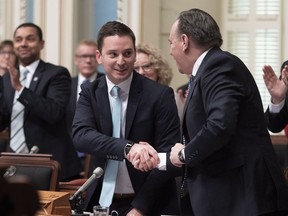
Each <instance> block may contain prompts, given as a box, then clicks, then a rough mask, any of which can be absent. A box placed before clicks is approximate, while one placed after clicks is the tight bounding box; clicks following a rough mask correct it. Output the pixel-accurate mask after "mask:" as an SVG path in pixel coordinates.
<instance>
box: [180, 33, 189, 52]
mask: <svg viewBox="0 0 288 216" xmlns="http://www.w3.org/2000/svg"><path fill="white" fill-rule="evenodd" d="M181 41H182V50H183V52H185V51H186V50H187V49H188V47H189V38H188V36H187V35H186V34H182V35H181Z"/></svg>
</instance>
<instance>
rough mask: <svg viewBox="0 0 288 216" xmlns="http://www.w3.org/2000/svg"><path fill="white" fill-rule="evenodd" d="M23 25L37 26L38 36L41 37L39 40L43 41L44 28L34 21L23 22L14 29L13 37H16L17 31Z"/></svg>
mask: <svg viewBox="0 0 288 216" xmlns="http://www.w3.org/2000/svg"><path fill="white" fill-rule="evenodd" d="M22 27H32V28H35V29H36V31H37V33H38V37H39V40H40V41H42V40H43V33H42V30H41V28H40V27H39V26H38V25H36V24H34V23H22V24H21V25H19V26H18V27H17V28H16V29H15V31H14V35H13V37H15V34H16V31H17V30H18V29H19V28H22Z"/></svg>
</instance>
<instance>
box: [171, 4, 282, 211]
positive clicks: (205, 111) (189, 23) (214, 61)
mask: <svg viewBox="0 0 288 216" xmlns="http://www.w3.org/2000/svg"><path fill="white" fill-rule="evenodd" d="M169 41H170V44H171V48H170V53H171V55H172V56H173V58H174V59H175V61H176V62H177V66H178V69H179V71H180V72H181V73H183V74H192V79H191V85H190V89H189V93H188V96H187V100H186V104H185V108H184V119H183V128H182V129H183V141H182V143H176V144H175V146H174V147H173V148H172V150H171V156H170V159H171V162H172V164H174V165H175V166H178V167H183V171H184V174H183V175H184V180H183V183H184V184H183V189H185V188H186V189H187V190H188V192H189V196H190V204H191V207H192V211H193V214H194V215H196V216H210V215H213V216H218V215H219V216H223V215H227V216H228V215H229V216H243V215H247V216H248V215H249V216H256V215H267V216H268V215H271V216H272V215H287V212H288V205H287V203H288V189H287V184H286V183H285V180H284V176H283V173H282V172H281V170H280V167H279V164H278V162H277V159H276V156H275V152H274V150H273V147H272V144H271V140H270V136H269V133H268V131H267V124H266V122H265V116H264V111H263V107H262V103H261V98H260V94H259V91H258V89H257V86H256V83H255V81H254V79H253V77H252V74H251V73H250V72H249V70H248V69H247V68H246V66H245V65H244V63H243V62H242V61H241V60H240V59H239V58H237V57H236V56H234V55H232V54H230V53H228V52H224V51H222V50H221V49H220V46H221V45H222V37H221V33H220V30H219V27H218V25H217V23H216V22H215V20H214V19H213V18H212V17H211V16H210V15H209V14H207V13H206V12H204V11H202V10H199V9H191V10H188V11H183V12H181V13H180V14H179V16H178V17H177V19H176V21H175V22H174V24H173V25H172V27H171V31H170V36H169Z"/></svg>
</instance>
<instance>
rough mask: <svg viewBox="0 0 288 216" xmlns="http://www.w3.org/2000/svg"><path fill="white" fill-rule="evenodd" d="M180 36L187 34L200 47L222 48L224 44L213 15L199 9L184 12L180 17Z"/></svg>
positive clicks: (178, 18)
mask: <svg viewBox="0 0 288 216" xmlns="http://www.w3.org/2000/svg"><path fill="white" fill-rule="evenodd" d="M177 20H178V29H177V30H178V34H186V35H187V36H188V37H189V39H190V40H191V41H193V42H195V43H196V44H198V45H200V46H205V47H220V46H221V45H222V43H223V40H222V36H221V33H220V29H219V26H218V25H217V23H216V21H215V20H214V19H213V17H212V16H211V15H209V14H208V13H206V12H205V11H202V10H200V9H197V8H193V9H190V10H187V11H182V12H181V13H180V14H179V15H178V17H177Z"/></svg>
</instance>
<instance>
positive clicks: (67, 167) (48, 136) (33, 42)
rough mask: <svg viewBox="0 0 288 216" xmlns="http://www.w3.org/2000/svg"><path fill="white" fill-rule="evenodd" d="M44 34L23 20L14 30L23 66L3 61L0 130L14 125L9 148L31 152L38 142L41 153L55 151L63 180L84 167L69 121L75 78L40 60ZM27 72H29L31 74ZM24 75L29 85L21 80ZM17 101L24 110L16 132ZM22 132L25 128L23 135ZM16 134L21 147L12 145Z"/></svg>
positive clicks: (38, 28) (16, 50)
mask: <svg viewBox="0 0 288 216" xmlns="http://www.w3.org/2000/svg"><path fill="white" fill-rule="evenodd" d="M42 37H43V36H42V30H41V29H40V27H39V26H37V25H35V24H33V23H23V24H21V25H20V26H18V27H17V28H16V30H15V32H14V49H15V53H16V56H17V58H18V59H19V63H20V65H19V69H18V68H15V66H14V65H11V64H9V62H8V61H6V62H1V67H2V68H5V70H7V71H8V72H7V73H5V75H4V76H3V79H0V81H1V82H3V85H4V90H3V91H4V97H2V98H0V99H1V101H0V105H1V107H0V130H3V129H4V128H5V127H7V126H11V127H10V148H9V151H14V152H17V153H18V152H19V153H28V152H29V151H30V150H31V148H32V147H33V146H34V145H36V146H38V148H39V153H43V154H52V156H53V159H55V160H57V161H58V162H59V163H60V164H61V171H60V180H61V181H66V180H70V179H71V178H74V176H78V175H79V173H80V170H81V164H80V161H79V159H78V157H77V154H76V150H75V148H74V147H73V145H72V144H71V143H72V140H71V138H70V136H69V134H68V132H67V128H66V122H65V112H66V106H67V104H68V100H69V97H70V90H71V77H70V74H69V72H68V70H67V69H66V68H64V67H61V66H56V65H53V64H50V63H46V62H44V61H42V60H41V59H40V51H41V50H42V49H43V48H44V40H43V38H42ZM23 71H28V73H27V76H24V74H23V73H22V72H23ZM23 77H25V79H26V82H25V85H24V84H23V82H21V78H23ZM13 104H14V105H13ZM15 104H18V105H20V106H21V107H23V111H22V113H23V112H24V113H23V118H22V119H21V120H20V121H19V124H18V128H17V131H16V132H15V129H14V126H13V127H12V125H13V121H14V120H15V119H16V117H17V115H16V116H15V118H12V117H11V115H12V113H13V112H14V106H15ZM19 113H20V112H19ZM19 115H20V114H19ZM19 125H20V127H19ZM22 126H23V127H22ZM19 131H23V132H22V134H20V133H18V132H19ZM12 132H13V133H12ZM11 134H13V136H12V135H11ZM15 137H17V139H16V141H17V140H18V141H19V140H22V139H23V142H22V144H21V146H22V147H21V148H17V147H15V146H16V144H15V145H12V142H13V140H14V138H15Z"/></svg>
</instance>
